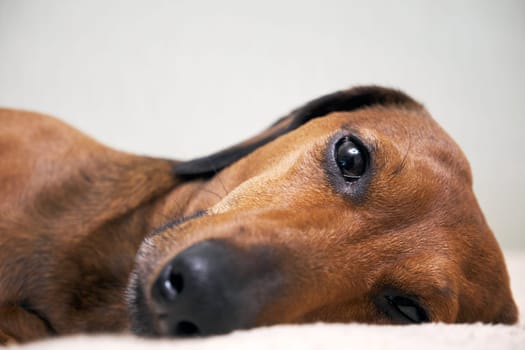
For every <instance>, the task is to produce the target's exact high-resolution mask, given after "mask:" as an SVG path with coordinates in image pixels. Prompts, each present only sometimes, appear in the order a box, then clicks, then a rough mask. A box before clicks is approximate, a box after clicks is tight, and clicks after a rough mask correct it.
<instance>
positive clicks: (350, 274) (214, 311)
mask: <svg viewBox="0 0 525 350" xmlns="http://www.w3.org/2000/svg"><path fill="white" fill-rule="evenodd" d="M0 125H1V127H0V183H1V186H0V193H1V197H0V198H2V200H1V202H0V248H1V250H0V341H1V342H2V343H7V342H27V341H31V340H35V339H41V338H45V337H50V336H57V335H65V334H73V333H79V332H84V333H95V332H126V331H131V332H133V333H135V334H138V335H143V336H151V337H160V336H196V335H198V336H204V335H210V334H223V333H228V332H231V331H233V330H237V329H246V328H252V327H258V326H268V325H274V324H283V323H284V324H301V323H309V322H319V321H322V322H362V323H373V324H414V323H416V324H417V323H423V322H446V323H470V322H485V323H503V324H513V323H515V322H516V321H517V308H516V305H515V303H514V301H513V297H512V293H511V290H510V287H509V277H508V273H507V270H506V266H505V262H504V258H503V255H502V252H501V250H500V248H499V246H498V243H497V242H496V240H495V237H494V235H493V234H492V232H491V230H490V228H489V227H488V225H487V223H486V221H485V218H484V216H483V214H482V212H481V210H480V208H479V206H478V203H477V201H476V198H475V196H474V193H473V190H472V176H471V171H470V169H469V165H468V162H467V160H466V158H465V156H464V155H463V153H462V152H461V150H460V149H459V147H458V146H457V145H456V144H455V143H454V141H453V140H452V139H451V138H450V137H449V136H448V135H447V134H446V133H445V131H443V130H442V129H441V127H440V126H438V124H437V123H436V122H435V121H434V120H433V119H432V117H431V116H430V115H429V113H428V112H427V111H426V110H425V108H424V107H423V106H422V105H421V104H420V103H419V102H416V101H415V100H414V99H412V98H411V97H409V96H408V95H406V94H405V93H403V92H401V91H398V90H394V89H389V88H383V87H377V86H362V87H355V88H352V89H348V90H343V91H339V92H335V93H333V94H329V95H326V96H323V97H320V98H318V99H316V100H313V101H311V102H309V103H307V104H306V105H304V106H302V107H300V108H298V109H296V110H294V111H292V112H291V113H290V114H289V115H287V116H285V117H283V118H281V119H279V120H278V121H277V122H276V123H275V124H273V125H272V126H270V127H269V128H268V129H266V130H265V131H263V132H262V133H260V134H258V135H256V136H254V137H252V138H250V139H248V140H246V141H244V142H242V143H240V144H237V145H235V146H233V147H231V148H227V149H225V150H223V151H220V152H218V153H215V154H212V155H209V156H206V157H202V158H198V159H194V160H190V161H173V160H168V159H156V158H149V157H144V156H137V155H134V154H128V153H124V152H120V151H116V150H113V149H110V148H108V147H105V146H103V145H101V144H99V143H97V142H96V141H94V140H93V139H91V138H90V137H88V136H86V135H84V134H82V133H80V132H79V131H77V130H75V129H73V128H72V127H70V126H68V125H66V124H64V123H62V122H60V121H58V120H56V119H54V118H52V117H48V116H44V115H40V114H37V113H31V112H25V111H18V110H9V109H3V110H0Z"/></svg>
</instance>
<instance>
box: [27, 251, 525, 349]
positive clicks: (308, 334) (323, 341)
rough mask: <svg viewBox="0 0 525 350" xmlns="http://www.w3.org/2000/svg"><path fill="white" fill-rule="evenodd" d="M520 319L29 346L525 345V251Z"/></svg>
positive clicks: (517, 275)
mask: <svg viewBox="0 0 525 350" xmlns="http://www.w3.org/2000/svg"><path fill="white" fill-rule="evenodd" d="M506 256H507V264H508V268H509V272H510V274H511V279H512V288H513V291H514V297H515V300H516V302H517V303H518V307H519V308H520V315H521V317H520V323H519V324H518V325H515V326H502V325H483V324H470V325H445V324H426V325H420V326H369V325H361V324H314V325H305V326H274V327H266V328H258V329H254V330H249V331H238V332H234V333H232V334H229V335H225V336H216V337H210V338H202V339H189V340H145V339H139V338H136V337H133V336H130V335H126V336H114V335H113V336H111V335H101V336H75V337H66V338H59V339H53V340H48V341H43V342H36V343H32V344H28V345H24V346H22V347H21V348H22V349H23V350H32V349H68V350H69V349H71V350H84V349H96V350H101V349H130V350H138V349H156V350H164V349H184V350H202V349H228V350H234V349H265V350H275V349H291V350H296V349H301V350H305V349H330V348H341V349H381V350H383V349H403V350H406V349H416V348H417V349H445V348H446V349H462V350H466V349H498V350H499V349H524V350H525V321H524V318H525V313H524V310H525V278H524V276H525V273H524V272H525V252H520V253H517V252H513V253H507V254H506Z"/></svg>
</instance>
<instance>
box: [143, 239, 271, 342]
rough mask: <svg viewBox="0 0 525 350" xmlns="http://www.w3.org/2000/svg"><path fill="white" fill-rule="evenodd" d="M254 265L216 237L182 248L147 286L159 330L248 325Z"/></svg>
mask: <svg viewBox="0 0 525 350" xmlns="http://www.w3.org/2000/svg"><path fill="white" fill-rule="evenodd" d="M263 264H264V262H263ZM257 269H258V267H256V265H254V264H253V263H251V262H250V261H249V259H248V258H247V256H246V255H245V254H244V252H243V251H241V250H240V249H238V248H236V247H234V246H232V245H230V244H228V243H226V242H224V241H221V240H208V241H203V242H199V243H196V244H194V245H192V246H190V247H189V248H187V249H186V250H184V251H182V252H181V253H179V254H178V255H177V256H176V257H175V258H174V259H172V260H171V261H170V262H169V263H168V264H166V266H164V267H163V268H162V270H161V272H160V274H159V275H158V277H157V279H156V281H155V282H154V284H153V287H152V290H151V293H152V294H151V296H152V301H153V303H154V309H155V312H156V314H157V316H158V320H159V322H158V328H159V332H160V333H161V334H162V335H170V336H195V335H208V334H221V333H228V332H230V331H232V330H234V329H239V328H249V327H253V326H254V322H255V314H256V312H254V309H255V306H256V305H257V304H258V303H257V300H255V299H256V298H255V297H254V293H253V291H255V290H257V289H258V288H257V286H256V284H257V281H256V280H255V278H254V274H256V273H257V272H258V271H254V270H257Z"/></svg>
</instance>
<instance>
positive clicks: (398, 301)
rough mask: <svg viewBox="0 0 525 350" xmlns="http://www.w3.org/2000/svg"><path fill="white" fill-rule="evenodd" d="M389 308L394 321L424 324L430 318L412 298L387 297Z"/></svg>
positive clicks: (388, 311)
mask: <svg viewBox="0 0 525 350" xmlns="http://www.w3.org/2000/svg"><path fill="white" fill-rule="evenodd" d="M385 298H386V300H387V303H388V305H389V306H390V307H389V310H387V313H388V314H389V316H390V317H391V318H392V319H393V320H394V321H400V322H403V323H405V322H410V323H422V322H428V321H429V318H428V315H427V313H426V312H425V310H424V309H423V308H422V307H421V306H420V305H419V304H418V303H417V302H416V301H414V300H413V299H412V298H407V297H403V296H392V295H385Z"/></svg>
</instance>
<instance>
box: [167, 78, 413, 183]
mask: <svg viewBox="0 0 525 350" xmlns="http://www.w3.org/2000/svg"><path fill="white" fill-rule="evenodd" d="M376 105H382V106H392V105H397V106H403V107H405V108H421V105H420V104H419V103H417V102H416V101H414V100H413V99H412V98H411V97H409V96H408V95H406V94H404V93H403V92H401V91H399V90H393V89H388V88H382V87H378V86H360V87H355V88H352V89H349V90H343V91H338V92H335V93H332V94H329V95H325V96H322V97H319V98H317V99H315V100H313V101H310V102H308V103H307V104H305V105H304V106H302V107H300V108H298V109H296V110H294V111H292V112H291V113H290V114H288V115H287V116H285V117H283V118H281V119H279V120H278V121H277V122H276V123H275V124H273V125H272V126H270V127H269V128H268V129H266V130H265V131H263V132H262V133H260V134H258V135H256V136H254V137H252V138H250V139H248V140H246V141H244V142H241V143H239V144H237V145H235V146H232V147H230V148H227V149H225V150H222V151H219V152H217V153H214V154H212V155H209V156H206V157H202V158H197V159H193V160H190V161H187V162H181V163H179V164H177V165H176V166H175V168H174V174H175V175H176V176H179V177H183V178H194V177H209V176H212V175H214V174H215V173H217V172H218V171H219V170H221V169H223V168H225V167H227V166H228V165H230V164H232V163H234V162H236V161H237V160H239V159H241V158H242V157H244V156H246V155H248V154H249V153H251V152H253V151H254V150H255V149H257V148H259V147H261V146H263V145H265V144H267V143H268V142H270V141H272V140H274V139H276V138H278V137H279V136H281V135H283V134H286V133H287V132H290V131H292V130H294V129H297V128H298V127H300V126H301V125H303V124H305V123H306V122H308V121H309V120H311V119H314V118H318V117H322V116H325V115H327V114H330V113H332V112H343V111H354V110H357V109H361V108H365V107H370V106H376Z"/></svg>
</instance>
